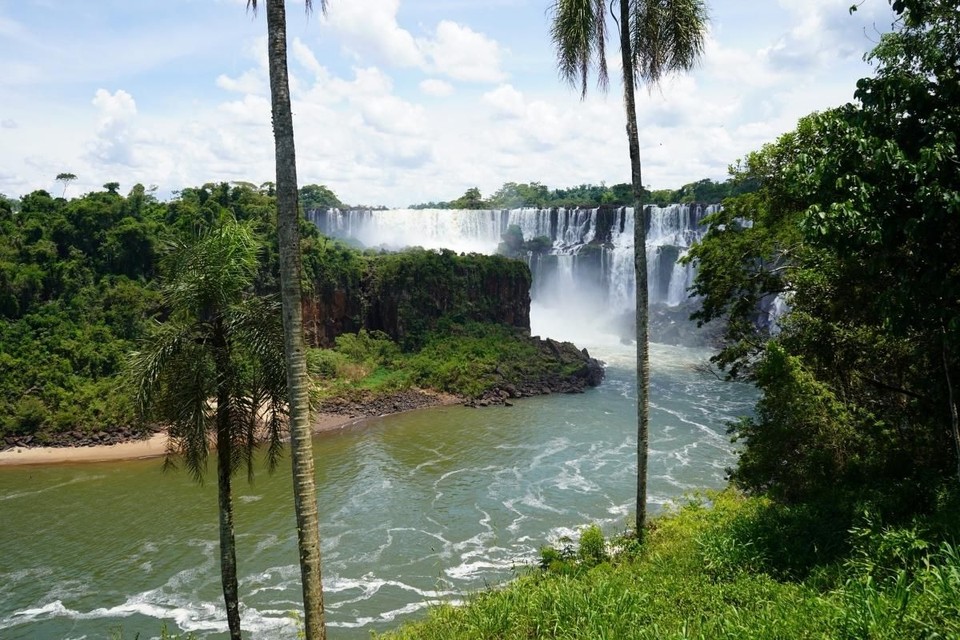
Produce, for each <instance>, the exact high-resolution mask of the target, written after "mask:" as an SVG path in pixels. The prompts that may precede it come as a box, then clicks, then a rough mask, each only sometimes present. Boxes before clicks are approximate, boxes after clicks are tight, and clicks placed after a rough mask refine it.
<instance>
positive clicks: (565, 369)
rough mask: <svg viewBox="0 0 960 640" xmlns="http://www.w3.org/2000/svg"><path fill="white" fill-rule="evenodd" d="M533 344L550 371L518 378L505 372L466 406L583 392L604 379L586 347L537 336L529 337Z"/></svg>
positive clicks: (599, 364) (600, 365) (601, 370)
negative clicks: (580, 347) (578, 347)
mask: <svg viewBox="0 0 960 640" xmlns="http://www.w3.org/2000/svg"><path fill="white" fill-rule="evenodd" d="M530 340H531V342H532V343H533V344H534V345H536V347H537V351H538V358H539V359H540V360H542V361H544V362H549V363H550V366H549V367H544V368H542V369H548V370H549V371H550V372H549V373H537V374H534V375H523V376H520V377H519V378H517V377H510V379H508V377H506V376H504V377H503V379H502V380H501V381H499V382H495V383H494V384H493V385H492V386H491V387H490V388H489V389H487V391H485V392H484V393H483V394H481V395H480V397H478V398H472V399H470V400H468V401H467V402H466V403H465V404H466V405H467V406H469V407H486V406H490V405H498V404H506V405H509V404H510V401H511V400H513V399H516V398H525V397H529V396H539V395H547V394H551V393H583V392H584V391H585V390H586V389H587V387H596V386H597V385H599V384H600V383H601V382H603V377H604V370H603V363H602V362H600V361H599V360H597V359H596V358H592V357H590V354H589V353H588V352H587V350H586V349H577V347H576V345H574V344H573V343H571V342H558V341H557V340H552V339H550V338H547V339H546V340H543V339H541V338H540V337H539V336H533V337H532V338H530Z"/></svg>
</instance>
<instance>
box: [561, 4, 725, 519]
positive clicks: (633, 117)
mask: <svg viewBox="0 0 960 640" xmlns="http://www.w3.org/2000/svg"><path fill="white" fill-rule="evenodd" d="M615 5H619V18H615V19H616V21H617V25H618V28H619V36H620V61H621V65H622V69H621V70H622V72H623V103H624V109H625V110H626V119H627V142H628V145H629V149H630V177H631V186H632V188H633V211H634V233H633V238H634V240H633V246H634V273H635V277H636V313H637V500H636V501H637V515H636V535H637V536H638V537H642V536H643V530H644V526H645V525H646V517H647V448H648V440H649V421H650V410H649V392H650V358H649V353H648V344H647V338H648V333H649V330H648V324H649V321H648V318H647V306H648V292H647V252H646V226H647V225H646V218H645V216H644V215H643V193H644V190H643V180H642V177H641V165H640V141H639V136H638V133H637V113H636V103H635V100H634V89H635V86H636V83H637V82H644V83H647V84H656V83H658V82H659V81H660V79H661V78H663V76H664V75H665V74H668V73H671V72H674V71H686V70H689V69H691V68H692V67H693V66H694V64H696V62H697V60H698V59H699V57H700V55H701V53H702V52H703V47H704V37H705V32H706V22H707V15H706V7H705V6H704V3H703V0H618V1H615V0H609V1H608V0H556V3H555V4H554V5H553V21H552V25H551V38H552V39H553V43H554V46H555V47H556V50H557V64H558V66H559V69H560V75H561V76H562V77H563V78H564V79H565V80H567V81H568V82H569V83H570V84H572V85H574V86H576V85H579V86H580V97H581V99H582V98H585V97H586V95H587V79H588V76H589V73H590V67H591V66H594V65H595V66H596V73H597V78H598V84H599V86H600V88H601V89H604V90H605V89H606V87H607V81H608V78H607V63H606V57H605V55H606V35H607V16H606V12H607V10H608V9H609V10H610V13H611V16H613V15H614V7H615Z"/></svg>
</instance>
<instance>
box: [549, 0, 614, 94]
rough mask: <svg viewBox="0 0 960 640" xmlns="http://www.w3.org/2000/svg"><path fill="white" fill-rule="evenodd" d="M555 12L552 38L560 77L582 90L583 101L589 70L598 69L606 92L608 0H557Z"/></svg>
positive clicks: (600, 82)
mask: <svg viewBox="0 0 960 640" xmlns="http://www.w3.org/2000/svg"><path fill="white" fill-rule="evenodd" d="M552 10H553V20H552V22H551V25H550V39H551V40H552V41H553V45H554V48H555V49H556V52H557V68H558V70H559V71H560V77H561V78H563V79H564V80H565V81H567V82H569V83H570V84H571V85H573V86H575V87H579V88H580V97H581V98H583V97H586V95H587V84H588V79H589V76H590V68H591V66H596V69H597V81H598V85H599V86H600V87H601V88H602V89H606V86H607V82H608V76H607V62H606V55H605V47H606V0H557V1H556V2H555V3H554V5H553V7H552Z"/></svg>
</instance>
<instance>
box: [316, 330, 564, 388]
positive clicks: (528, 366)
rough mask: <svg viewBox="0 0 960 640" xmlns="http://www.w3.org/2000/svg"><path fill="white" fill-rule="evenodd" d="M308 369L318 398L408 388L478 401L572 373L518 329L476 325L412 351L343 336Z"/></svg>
mask: <svg viewBox="0 0 960 640" xmlns="http://www.w3.org/2000/svg"><path fill="white" fill-rule="evenodd" d="M307 367H308V369H309V371H310V373H311V374H312V375H313V377H314V380H315V383H316V388H317V395H318V396H319V398H320V399H323V398H327V397H333V396H340V397H352V396H353V395H356V394H365V393H370V394H374V395H376V394H387V393H392V392H395V391H400V390H403V389H408V388H411V387H422V388H429V389H435V390H437V391H445V392H448V393H454V394H458V395H462V396H466V397H478V396H480V395H481V394H482V393H483V392H484V391H486V390H488V389H490V388H491V387H493V386H494V385H496V384H519V383H521V382H523V381H525V380H532V379H538V378H539V377H541V376H546V375H550V374H553V375H561V376H562V375H569V374H571V373H572V370H571V365H569V364H567V365H564V364H563V363H562V362H560V361H559V360H557V359H551V358H550V357H548V356H546V355H544V354H543V353H542V352H541V351H540V350H538V349H537V348H536V347H535V346H534V345H533V343H532V342H531V341H530V339H529V338H528V337H526V336H525V335H523V334H522V333H519V332H518V331H517V330H515V329H513V328H510V327H504V326H502V325H495V324H481V323H468V324H465V325H459V324H451V323H446V324H444V326H443V327H442V328H441V329H438V330H437V331H436V332H434V333H431V334H428V335H427V336H426V338H425V342H424V345H423V346H422V348H420V349H419V350H418V351H416V352H412V353H410V352H402V351H401V350H400V347H399V346H398V345H397V344H396V343H394V342H393V341H391V340H390V338H389V337H387V336H386V335H385V334H383V333H381V332H378V331H374V332H367V331H360V332H359V333H357V334H345V335H342V336H339V337H338V338H337V341H336V346H335V347H334V348H333V349H311V350H310V351H309V352H308V354H307Z"/></svg>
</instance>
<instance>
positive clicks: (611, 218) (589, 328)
mask: <svg viewBox="0 0 960 640" xmlns="http://www.w3.org/2000/svg"><path fill="white" fill-rule="evenodd" d="M716 209H717V207H716V205H711V206H704V205H696V204H693V205H670V206H667V207H657V206H648V207H645V209H644V211H645V214H646V218H647V234H646V250H647V276H648V289H649V296H650V307H651V310H653V309H659V310H660V311H661V312H662V313H665V314H667V315H668V316H669V317H670V320H669V322H670V323H671V324H672V323H675V322H676V321H675V320H673V317H674V316H675V317H676V318H679V319H680V321H683V320H684V319H685V317H686V315H687V312H686V311H685V310H686V308H687V305H688V304H689V303H690V298H689V294H688V290H689V287H690V285H691V284H692V282H693V277H694V274H695V272H694V267H693V266H692V265H682V264H679V263H678V262H677V261H678V259H679V258H680V257H682V256H683V255H685V254H686V251H687V250H688V249H689V248H690V246H691V245H692V244H693V243H694V242H696V241H697V240H698V239H699V238H700V237H702V235H703V233H704V232H705V230H706V228H705V227H704V226H702V225H701V224H700V221H701V220H702V219H703V218H704V217H705V216H706V215H708V214H710V213H712V212H714V211H715V210H716ZM307 217H308V218H309V219H310V220H311V221H312V222H314V224H316V225H317V227H318V228H319V229H320V231H321V232H322V233H324V234H326V235H328V236H331V237H336V238H341V239H345V240H348V241H351V242H354V243H358V244H360V245H362V246H364V247H380V248H384V249H388V250H398V249H402V248H405V247H411V246H420V247H423V248H426V249H451V250H453V251H456V252H458V253H460V252H467V253H482V254H488V255H490V254H494V253H496V252H497V247H498V245H499V244H500V243H501V241H502V236H503V235H504V233H506V232H507V230H508V229H509V228H510V227H511V226H512V225H516V227H518V228H519V230H520V232H521V233H522V235H523V240H524V241H525V242H529V241H531V240H533V239H536V238H540V239H541V242H542V244H543V246H544V247H549V249H548V250H547V251H544V252H525V255H526V260H527V263H528V265H529V266H530V270H531V273H532V274H533V285H532V287H531V292H530V295H531V301H532V310H531V328H532V330H533V332H534V333H535V334H540V335H545V336H550V337H554V338H562V339H568V340H572V341H573V342H575V343H576V344H585V345H593V344H600V343H611V344H618V343H620V342H622V341H627V340H628V339H629V336H630V335H632V333H633V330H632V321H633V314H634V309H635V304H636V303H635V295H634V292H635V279H634V267H633V255H634V252H633V250H634V239H633V226H634V220H635V216H634V211H633V209H632V208H630V207H619V208H618V207H598V208H592V209H590V208H572V209H566V208H553V209H532V208H524V209H510V210H481V211H466V210H455V209H452V210H451V209H443V210H441V209H419V210H411V209H393V210H385V211H369V210H348V211H341V210H338V209H331V210H328V211H310V212H308V214H307ZM654 339H656V338H655V337H654ZM677 341H680V342H682V341H683V340H680V339H678V340H677Z"/></svg>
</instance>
